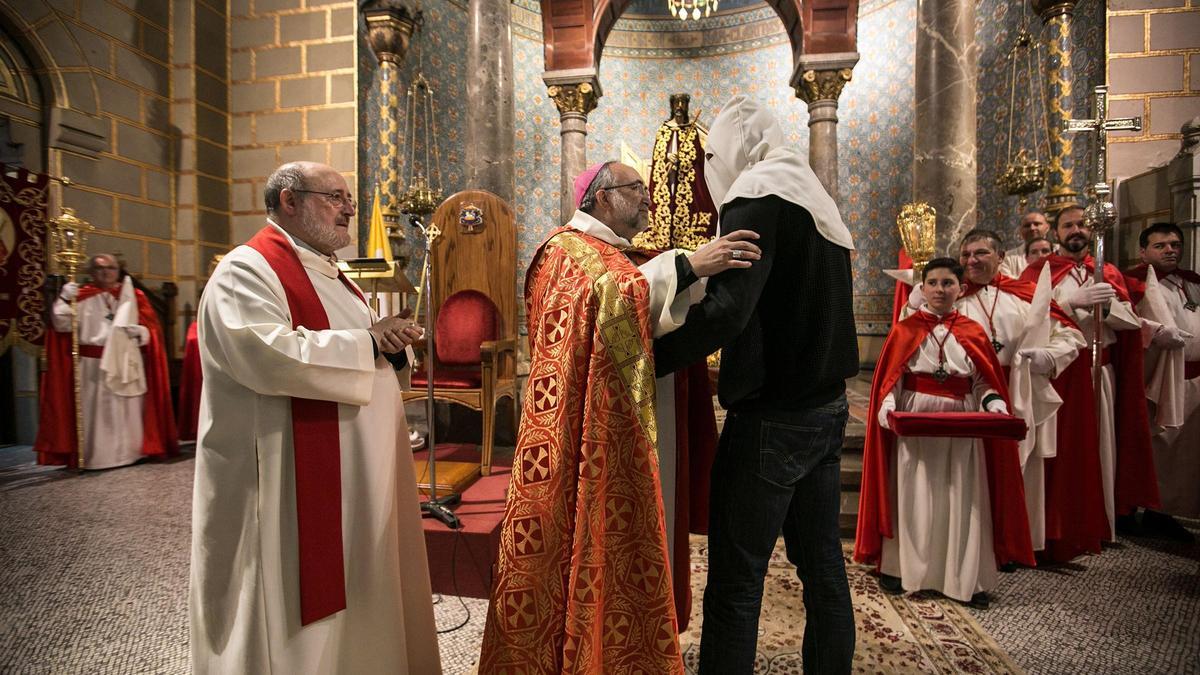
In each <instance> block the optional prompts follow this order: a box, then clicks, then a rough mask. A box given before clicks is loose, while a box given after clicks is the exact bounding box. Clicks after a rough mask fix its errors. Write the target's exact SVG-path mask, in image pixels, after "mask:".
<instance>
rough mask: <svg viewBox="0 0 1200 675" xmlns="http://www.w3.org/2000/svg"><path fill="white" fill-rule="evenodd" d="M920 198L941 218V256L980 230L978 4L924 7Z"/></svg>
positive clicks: (967, 0)
mask: <svg viewBox="0 0 1200 675" xmlns="http://www.w3.org/2000/svg"><path fill="white" fill-rule="evenodd" d="M916 46H917V50H916V119H915V120H914V123H915V127H916V128H915V143H914V145H915V147H914V151H913V197H914V199H916V200H917V201H923V202H926V203H928V204H929V205H930V206H932V207H933V208H934V209H936V211H937V235H938V236H937V251H939V252H941V253H944V254H947V255H949V254H952V253H953V254H954V257H957V242H958V241H959V240H960V239H961V238H962V235H964V234H966V233H967V232H968V231H969V230H971V229H973V228H974V227H975V215H976V213H975V201H976V193H975V83H976V61H977V60H978V54H979V49H978V47H977V46H976V44H975V3H974V1H973V0H918V2H917V45H916Z"/></svg>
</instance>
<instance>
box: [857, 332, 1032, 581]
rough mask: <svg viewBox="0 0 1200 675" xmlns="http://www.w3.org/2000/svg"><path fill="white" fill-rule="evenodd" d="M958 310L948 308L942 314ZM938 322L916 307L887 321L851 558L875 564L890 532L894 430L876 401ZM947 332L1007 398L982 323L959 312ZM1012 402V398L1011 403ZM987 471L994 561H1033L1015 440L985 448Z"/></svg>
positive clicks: (1005, 385) (869, 418) (874, 383)
mask: <svg viewBox="0 0 1200 675" xmlns="http://www.w3.org/2000/svg"><path fill="white" fill-rule="evenodd" d="M956 314H957V313H956V312H952V313H950V314H948V315H946V316H945V317H943V320H944V319H949V318H952V317H953V316H955V315H956ZM938 323H939V321H938V319H937V318H936V317H933V316H931V315H929V314H927V313H925V312H917V313H916V314H913V315H912V316H910V317H909V318H907V319H905V320H903V321H901V322H899V323H897V324H896V325H894V326H892V330H891V332H890V333H889V334H888V338H887V340H886V341H885V342H884V344H883V349H882V350H881V352H880V354H879V361H878V363H877V364H876V366H875V377H874V379H873V380H872V382H871V402H870V405H869V406H868V407H867V410H868V412H869V414H868V415H867V435H866V440H865V442H864V444H863V474H862V488H861V491H860V494H859V503H858V531H857V534H856V536H855V539H854V559H855V560H857V561H859V562H866V563H875V564H876V565H878V564H879V558H880V553H881V552H882V550H883V537H894V536H895V533H894V531H893V529H892V513H891V499H890V497H889V495H890V493H891V486H890V485H889V483H888V463H889V461H890V457H891V454H892V450H893V449H894V448H895V445H894V444H895V440H896V436H895V434H893V433H892V432H891V431H889V430H887V429H884V428H883V427H882V426H880V425H879V421H878V419H877V415H876V414H875V413H876V412H878V410H879V407H880V405H881V404H882V402H883V399H884V397H885V396H887V394H888V392H890V391H891V390H892V388H893V387H894V386H895V384H896V381H897V380H898V379H900V377H901V376H902V375H903V374H904V372H905V369H906V366H907V364H908V360H909V358H911V357H912V355H913V352H915V351H916V350H917V348H918V347H919V346H920V345H921V342H922V341H923V340H924V339H925V338H926V337H927V336H928V335H929V333H930V332H931V331H932V330H933V327H934V326H936V325H937V324H938ZM949 326H950V332H951V333H952V334H953V335H954V338H955V339H956V340H958V342H959V344H960V345H962V347H963V349H964V350H965V351H966V353H967V356H968V357H969V358H970V359H971V361H972V362H974V364H975V369H976V370H977V371H978V373H979V375H980V377H982V378H983V379H984V380H985V381H986V382H987V383H988V385H989V386H991V387H992V388H993V389H995V390H996V391H997V392H998V393H999V394H1000V395H1001V396H1002V397H1004V400H1005V402H1007V401H1008V400H1009V396H1008V383H1007V382H1006V381H1005V379H1004V372H1003V371H1002V370H1001V367H1000V362H999V361H998V360H997V359H996V351H995V349H994V348H993V347H992V343H991V342H990V341H989V340H988V337H987V334H986V333H985V332H984V330H983V327H982V326H980V325H979V324H978V323H976V322H974V321H972V320H970V319H968V318H966V317H963V316H960V317H959V319H958V320H957V321H954V322H953V323H952V324H949ZM1010 405H1011V404H1010ZM985 457H986V463H987V472H988V497H989V500H990V502H991V507H992V542H993V548H994V550H995V554H996V560H997V562H999V563H1004V562H1009V561H1015V562H1020V563H1022V564H1025V565H1033V564H1034V558H1033V547H1032V545H1031V544H1030V536H1029V516H1028V514H1027V513H1026V511H1025V484H1024V481H1023V480H1022V478H1021V458H1020V455H1019V453H1018V451H1017V444H1016V443H1014V442H1011V441H1009V442H1001V443H996V444H994V445H993V446H991V447H990V448H989V449H988V451H987V452H986V453H985Z"/></svg>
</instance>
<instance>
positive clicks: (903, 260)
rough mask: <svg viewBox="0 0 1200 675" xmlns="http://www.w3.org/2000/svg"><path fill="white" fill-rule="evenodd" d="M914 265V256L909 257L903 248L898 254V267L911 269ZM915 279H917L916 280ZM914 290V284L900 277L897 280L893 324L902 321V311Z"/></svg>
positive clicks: (893, 304)
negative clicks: (905, 281) (901, 279)
mask: <svg viewBox="0 0 1200 675" xmlns="http://www.w3.org/2000/svg"><path fill="white" fill-rule="evenodd" d="M912 266H913V261H912V258H910V257H908V251H905V250H904V249H903V248H901V249H900V253H899V254H898V255H897V256H896V269H901V270H911V269H912ZM914 281H915V280H914ZM911 292H912V286H911V285H910V284H906V283H904V282H903V281H900V280H899V279H897V280H896V292H895V293H894V294H893V295H892V325H893V326H895V325H896V324H897V323H900V313H901V312H903V311H904V306H905V305H907V304H908V294H909V293H911Z"/></svg>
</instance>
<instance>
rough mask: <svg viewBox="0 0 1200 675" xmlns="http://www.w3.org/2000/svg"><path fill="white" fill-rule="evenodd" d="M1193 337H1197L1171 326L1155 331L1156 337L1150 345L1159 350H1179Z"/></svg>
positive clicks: (1152, 338)
mask: <svg viewBox="0 0 1200 675" xmlns="http://www.w3.org/2000/svg"><path fill="white" fill-rule="evenodd" d="M1193 337H1195V336H1194V335H1192V334H1191V333H1189V332H1187V331H1186V330H1182V329H1179V328H1172V327H1171V326H1159V327H1158V330H1156V331H1154V336H1153V337H1151V338H1150V344H1152V345H1154V346H1155V347H1158V348H1159V349H1179V348H1181V347H1183V346H1184V345H1186V344H1187V343H1186V341H1187V340H1190V339H1192V338H1193Z"/></svg>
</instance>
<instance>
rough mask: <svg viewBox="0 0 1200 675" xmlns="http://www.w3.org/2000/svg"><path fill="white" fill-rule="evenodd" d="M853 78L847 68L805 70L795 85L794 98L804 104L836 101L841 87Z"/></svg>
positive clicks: (840, 92)
mask: <svg viewBox="0 0 1200 675" xmlns="http://www.w3.org/2000/svg"><path fill="white" fill-rule="evenodd" d="M853 76H854V71H853V70H851V69H849V68H840V69H838V70H806V71H804V73H803V74H802V75H801V76H800V82H799V83H797V85H796V98H799V99H801V100H803V101H804V102H805V103H813V102H815V101H836V100H838V97H839V96H841V95H842V87H844V86H846V83H847V82H849V81H850V79H851V78H852V77H853Z"/></svg>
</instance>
